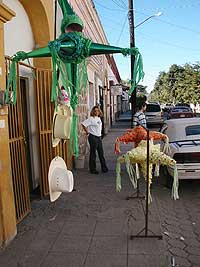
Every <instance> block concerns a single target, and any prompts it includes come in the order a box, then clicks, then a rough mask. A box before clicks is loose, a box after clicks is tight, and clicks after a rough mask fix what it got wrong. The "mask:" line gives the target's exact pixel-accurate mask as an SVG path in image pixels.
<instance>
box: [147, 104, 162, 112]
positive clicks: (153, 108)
mask: <svg viewBox="0 0 200 267" xmlns="http://www.w3.org/2000/svg"><path fill="white" fill-rule="evenodd" d="M160 111H161V109H160V106H159V105H154V104H147V109H146V112H160Z"/></svg>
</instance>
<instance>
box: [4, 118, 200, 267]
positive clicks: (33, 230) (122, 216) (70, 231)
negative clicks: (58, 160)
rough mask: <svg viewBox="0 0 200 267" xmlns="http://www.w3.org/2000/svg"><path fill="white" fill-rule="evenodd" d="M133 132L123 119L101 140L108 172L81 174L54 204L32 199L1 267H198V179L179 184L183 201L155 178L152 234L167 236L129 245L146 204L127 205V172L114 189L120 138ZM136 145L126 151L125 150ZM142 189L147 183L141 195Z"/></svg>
mask: <svg viewBox="0 0 200 267" xmlns="http://www.w3.org/2000/svg"><path fill="white" fill-rule="evenodd" d="M128 127H129V125H128V124H127V122H126V121H123V122H118V123H117V124H115V125H114V126H113V128H112V129H111V130H110V131H109V133H108V135H107V136H106V137H105V138H104V139H103V143H104V150H105V157H106V160H107V163H108V167H109V172H108V173H106V174H101V173H100V174H99V175H92V174H89V173H88V170H87V168H85V169H83V170H75V171H74V177H75V187H76V191H75V192H73V193H71V194H62V195H61V197H60V198H59V200H57V201H56V202H55V203H53V204H52V203H50V202H49V200H34V201H33V202H32V213H31V214H30V215H29V216H27V217H26V218H25V219H24V220H23V221H22V222H21V223H20V224H19V225H18V235H17V237H16V238H15V240H14V241H12V243H11V244H10V245H9V246H8V247H7V248H6V249H5V250H2V251H0V267H22V266H24V267H38V266H43V267H44V266H48V267H51V266H52V267H54V266H59V267H65V266H67V267H170V266H179V267H199V266H200V181H193V182H191V181H189V182H188V181H184V182H181V183H180V189H179V194H180V199H179V200H177V201H174V200H172V199H171V191H170V190H169V189H167V188H166V187H165V186H164V183H165V181H164V179H163V178H162V177H160V178H154V179H153V186H152V197H153V202H152V204H150V205H149V220H148V222H149V225H148V229H149V230H151V231H153V233H154V234H157V235H162V237H163V239H162V240H158V239H155V238H135V239H133V240H130V236H131V235H137V234H138V232H139V231H140V230H141V229H142V228H143V227H144V223H145V220H144V218H145V217H144V213H145V201H144V200H141V199H131V200H126V197H127V196H132V195H133V194H134V193H135V191H134V190H133V188H132V186H131V184H130V181H129V179H128V177H127V174H126V171H125V168H124V167H123V168H122V177H123V179H122V190H121V192H120V193H116V191H115V167H116V157H115V156H114V154H113V145H114V140H115V138H116V137H117V136H119V135H121V134H122V133H123V132H124V129H126V128H128ZM130 148H131V145H122V146H121V149H122V152H125V151H127V150H129V149H130ZM86 166H87V163H86ZM144 192H145V184H144V181H142V180H141V181H140V194H141V195H143V194H144ZM148 234H152V233H151V232H148ZM171 257H173V259H174V260H175V263H176V264H177V265H175V263H174V264H171V263H170V260H171Z"/></svg>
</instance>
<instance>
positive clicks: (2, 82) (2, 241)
mask: <svg viewBox="0 0 200 267" xmlns="http://www.w3.org/2000/svg"><path fill="white" fill-rule="evenodd" d="M14 15H15V14H14V13H13V12H12V11H11V10H10V9H8V8H7V7H6V6H5V5H4V4H2V3H0V40H1V42H0V68H1V71H0V73H1V75H0V88H1V89H5V86H6V79H5V78H6V77H5V65H4V42H3V41H4V23H6V22H7V21H9V20H10V19H11V18H12V17H13V16H14ZM8 138H9V135H8V109H7V107H4V108H0V151H1V153H0V247H1V246H3V245H6V244H7V243H8V242H9V241H10V240H12V239H13V238H14V236H15V235H16V231H17V230H16V217H15V205H14V196H13V188H12V178H11V170H10V153H9V144H8Z"/></svg>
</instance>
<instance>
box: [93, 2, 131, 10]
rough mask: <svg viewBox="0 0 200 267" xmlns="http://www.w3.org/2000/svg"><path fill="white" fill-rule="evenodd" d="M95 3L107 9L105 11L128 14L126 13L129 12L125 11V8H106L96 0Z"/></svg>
mask: <svg viewBox="0 0 200 267" xmlns="http://www.w3.org/2000/svg"><path fill="white" fill-rule="evenodd" d="M94 2H95V3H96V4H97V5H99V6H101V7H103V8H105V9H107V10H111V11H118V12H126V11H127V10H125V8H121V9H115V8H109V7H106V6H104V5H102V4H100V3H99V2H98V1H96V0H94Z"/></svg>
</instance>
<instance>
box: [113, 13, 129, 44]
mask: <svg viewBox="0 0 200 267" xmlns="http://www.w3.org/2000/svg"><path fill="white" fill-rule="evenodd" d="M127 18H128V14H126V16H125V20H124V23H123V25H122V29H121V31H120V34H119V37H118V39H117V42H116V45H118V43H119V41H120V39H121V36H122V33H123V31H124V29H125V24H126V20H127Z"/></svg>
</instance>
